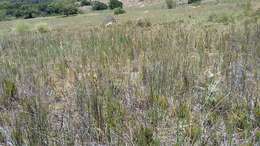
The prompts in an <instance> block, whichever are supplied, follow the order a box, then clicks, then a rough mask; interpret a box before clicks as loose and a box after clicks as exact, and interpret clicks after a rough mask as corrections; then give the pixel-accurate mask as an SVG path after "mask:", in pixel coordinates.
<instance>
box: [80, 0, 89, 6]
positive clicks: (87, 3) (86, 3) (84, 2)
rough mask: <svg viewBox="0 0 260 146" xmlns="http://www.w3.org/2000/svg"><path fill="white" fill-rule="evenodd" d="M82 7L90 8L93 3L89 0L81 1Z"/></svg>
mask: <svg viewBox="0 0 260 146" xmlns="http://www.w3.org/2000/svg"><path fill="white" fill-rule="evenodd" d="M80 5H81V6H89V5H91V2H90V1H89V0H81V2H80Z"/></svg>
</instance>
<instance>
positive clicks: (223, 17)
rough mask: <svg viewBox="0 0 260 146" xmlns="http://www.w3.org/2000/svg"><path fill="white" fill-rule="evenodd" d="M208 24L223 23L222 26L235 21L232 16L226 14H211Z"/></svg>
mask: <svg viewBox="0 0 260 146" xmlns="http://www.w3.org/2000/svg"><path fill="white" fill-rule="evenodd" d="M208 21H209V22H214V23H223V24H224V25H227V24H229V23H234V21H235V19H234V17H233V16H231V15H228V14H225V13H224V14H214V13H213V14H211V15H210V16H209V18H208Z"/></svg>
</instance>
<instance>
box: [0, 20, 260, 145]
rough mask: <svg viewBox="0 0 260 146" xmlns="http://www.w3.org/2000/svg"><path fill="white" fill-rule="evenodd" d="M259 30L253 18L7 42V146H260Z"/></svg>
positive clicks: (1, 72)
mask: <svg viewBox="0 0 260 146" xmlns="http://www.w3.org/2000/svg"><path fill="white" fill-rule="evenodd" d="M259 30H260V24H259V21H257V20H255V19H252V20H251V19H249V20H247V21H246V22H243V23H242V22H241V23H235V24H228V25H225V26H222V25H214V24H212V25H211V24H209V25H208V24H207V25H201V24H187V23H184V22H180V21H178V22H172V23H167V24H161V25H152V26H150V27H138V26H134V25H126V26H119V25H118V26H113V27H109V28H102V27H96V28H89V29H86V30H85V31H82V30H76V31H68V32H65V33H63V34H62V35H61V32H58V31H55V30H53V31H52V32H49V31H47V32H45V33H34V32H29V33H19V34H10V35H6V36H4V37H3V38H2V39H1V40H0V44H1V45H0V46H1V48H0V83H1V85H0V89H1V90H0V98H1V100H0V101H1V114H0V126H1V127H2V128H3V129H4V130H5V131H6V134H5V135H4V137H5V138H1V139H4V140H2V143H4V144H7V143H8V142H10V143H13V144H14V145H68V146H69V145H91V144H109V145H126V144H128V145H171V144H180V145H183V144H186V145H190V144H194V145H203V144H204V145H222V144H223V145H224V144H225V145H229V144H230V145H238V144H248V143H249V144H257V142H258V143H259V141H257V139H256V134H257V131H258V130H257V129H259V128H258V127H259V120H258V119H259V112H258V111H259V107H260V105H259V104H260V103H259V96H260V90H259V89H260V88H259V85H260V83H259V77H260V74H259V71H260V70H259V69H260V67H259V59H260V51H259V49H260V42H259V39H260V31H259ZM258 135H259V132H258ZM258 137H259V136H258Z"/></svg>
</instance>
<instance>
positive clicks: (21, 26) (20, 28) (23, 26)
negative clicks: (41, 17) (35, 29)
mask: <svg viewBox="0 0 260 146" xmlns="http://www.w3.org/2000/svg"><path fill="white" fill-rule="evenodd" d="M14 31H15V32H16V33H19V34H21V33H26V32H29V31H30V25H29V24H28V23H24V22H18V23H17V24H16V25H15V28H14Z"/></svg>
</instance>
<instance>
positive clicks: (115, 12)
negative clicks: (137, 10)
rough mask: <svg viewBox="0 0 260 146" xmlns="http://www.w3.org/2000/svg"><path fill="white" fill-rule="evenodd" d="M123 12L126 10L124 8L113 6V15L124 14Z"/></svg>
mask: <svg viewBox="0 0 260 146" xmlns="http://www.w3.org/2000/svg"><path fill="white" fill-rule="evenodd" d="M124 13H126V11H125V10H124V9H122V8H115V9H114V14H115V15H119V14H124Z"/></svg>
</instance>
